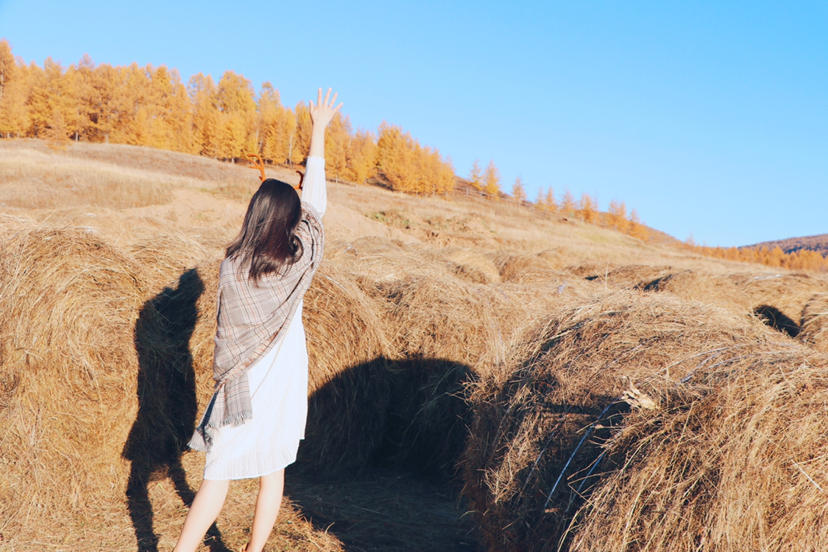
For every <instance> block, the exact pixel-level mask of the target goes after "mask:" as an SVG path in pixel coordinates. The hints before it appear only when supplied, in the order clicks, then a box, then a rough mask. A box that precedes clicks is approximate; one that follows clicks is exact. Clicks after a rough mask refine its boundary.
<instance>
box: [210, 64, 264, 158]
mask: <svg viewBox="0 0 828 552" xmlns="http://www.w3.org/2000/svg"><path fill="white" fill-rule="evenodd" d="M216 101H217V106H218V109H219V113H220V115H219V129H220V134H219V148H218V149H219V157H221V158H223V159H231V160H235V159H238V158H240V157H242V155H244V154H245V152H251V151H255V150H256V135H255V128H254V126H255V121H256V100H255V96H254V94H253V88H252V86H251V85H250V81H249V80H247V79H245V78H244V77H242V76H241V75H237V74H236V73H234V72H232V71H225V73H224V74H223V75H222V76H221V80H219V84H218V91H217V95H216Z"/></svg>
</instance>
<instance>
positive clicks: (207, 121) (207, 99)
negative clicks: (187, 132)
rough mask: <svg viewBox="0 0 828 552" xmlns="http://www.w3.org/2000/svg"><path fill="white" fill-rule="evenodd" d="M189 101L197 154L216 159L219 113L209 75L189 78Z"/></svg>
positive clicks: (217, 154) (217, 152) (217, 153)
mask: <svg viewBox="0 0 828 552" xmlns="http://www.w3.org/2000/svg"><path fill="white" fill-rule="evenodd" d="M189 88H190V99H191V101H192V103H193V138H194V142H195V148H196V149H197V150H198V153H200V154H201V155H205V156H207V157H214V158H216V157H218V156H219V153H220V150H219V111H218V106H217V99H216V86H215V84H213V79H212V77H210V75H206V76H205V75H203V74H201V73H199V74H197V75H194V76H193V77H192V78H190V86H189Z"/></svg>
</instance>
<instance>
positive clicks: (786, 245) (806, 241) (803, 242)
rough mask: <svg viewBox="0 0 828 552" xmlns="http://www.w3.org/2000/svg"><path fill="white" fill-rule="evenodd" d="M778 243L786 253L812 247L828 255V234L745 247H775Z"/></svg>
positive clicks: (812, 249)
mask: <svg viewBox="0 0 828 552" xmlns="http://www.w3.org/2000/svg"><path fill="white" fill-rule="evenodd" d="M777 245H778V246H779V247H780V248H781V249H782V251H784V252H785V253H791V252H792V251H799V250H800V249H810V250H811V251H818V252H820V253H822V255H828V234H819V235H818V236H804V237H800V238H788V239H786V240H775V241H766V242H762V243H757V244H754V245H747V246H745V247H769V248H771V249H773V248H774V247H776V246H777Z"/></svg>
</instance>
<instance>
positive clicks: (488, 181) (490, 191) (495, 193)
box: [483, 161, 500, 199]
mask: <svg viewBox="0 0 828 552" xmlns="http://www.w3.org/2000/svg"><path fill="white" fill-rule="evenodd" d="M483 182H484V183H485V185H486V187H485V188H484V190H483V191H485V192H486V194H487V195H488V196H489V197H490V198H492V199H497V198H498V197H500V172H499V171H498V170H497V167H496V166H495V164H494V161H489V165H488V166H487V167H486V173H485V174H484V175H483Z"/></svg>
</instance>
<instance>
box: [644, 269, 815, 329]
mask: <svg viewBox="0 0 828 552" xmlns="http://www.w3.org/2000/svg"><path fill="white" fill-rule="evenodd" d="M825 286H826V282H825V281H824V280H823V279H822V278H821V277H817V276H811V275H809V274H801V273H790V272H784V273H764V272H763V273H737V274H711V273H707V272H700V271H697V270H682V271H676V272H670V273H668V274H664V275H662V276H659V277H658V278H655V279H652V280H649V281H647V280H644V281H641V282H640V283H639V284H638V285H637V286H636V288H637V289H642V290H644V291H662V292H663V291H668V292H670V293H673V294H675V295H678V296H679V297H683V298H685V299H690V300H694V301H701V302H705V303H709V304H713V305H718V306H721V307H724V308H727V309H730V310H732V311H733V312H738V313H753V314H755V315H757V316H759V317H760V318H762V319H763V320H764V321H765V323H766V324H768V325H769V326H771V327H773V328H775V329H777V330H779V331H781V332H783V333H786V334H788V335H789V336H792V337H795V336H796V335H797V334H798V333H799V324H798V323H797V322H796V321H795V319H796V315H797V314H798V313H800V312H802V309H803V307H804V306H805V303H806V302H807V300H808V298H809V297H811V296H812V295H813V294H814V293H815V292H818V291H820V290H823V289H825Z"/></svg>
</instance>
